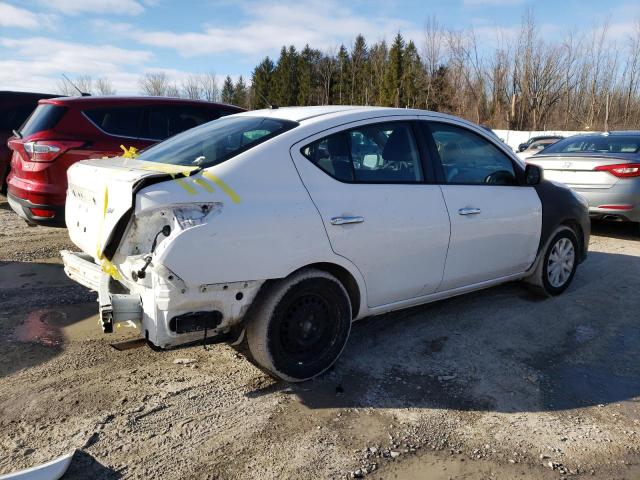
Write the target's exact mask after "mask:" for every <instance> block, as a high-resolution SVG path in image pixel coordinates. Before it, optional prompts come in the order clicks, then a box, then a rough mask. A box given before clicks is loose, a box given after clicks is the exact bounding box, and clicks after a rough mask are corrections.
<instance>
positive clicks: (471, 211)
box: [458, 207, 482, 215]
mask: <svg viewBox="0 0 640 480" xmlns="http://www.w3.org/2000/svg"><path fill="white" fill-rule="evenodd" d="M481 211H482V210H480V209H479V208H471V207H466V208H461V209H460V210H458V214H459V215H477V214H479V213H480V212H481Z"/></svg>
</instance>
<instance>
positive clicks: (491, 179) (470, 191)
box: [427, 122, 542, 291]
mask: <svg viewBox="0 0 640 480" xmlns="http://www.w3.org/2000/svg"><path fill="white" fill-rule="evenodd" d="M428 125H429V130H430V132H431V139H428V140H432V141H433V143H431V145H432V149H433V150H436V151H437V156H438V157H439V158H440V165H438V170H439V177H440V179H441V182H442V193H443V195H444V199H445V202H446V205H447V209H448V211H449V217H450V219H451V241H450V246H449V251H448V254H447V261H446V265H445V271H444V278H443V281H442V284H441V286H440V288H439V290H440V291H445V290H450V289H454V288H458V287H465V286H469V285H473V284H476V283H480V282H484V281H489V280H495V279H498V278H501V277H506V276H509V275H514V274H518V273H522V272H524V271H525V270H526V269H527V268H528V267H529V266H531V264H532V263H533V261H534V260H535V257H536V253H537V249H538V245H539V242H540V234H541V229H542V205H541V203H540V198H539V197H538V194H537V193H536V191H535V188H534V187H530V186H524V185H518V181H517V174H516V168H518V167H517V165H515V164H514V161H513V160H512V159H511V158H510V157H509V156H508V155H507V154H506V153H505V152H503V151H502V150H501V149H500V148H498V147H497V146H496V145H494V144H493V143H492V142H491V141H489V140H488V139H486V138H485V137H483V136H481V135H479V134H477V133H475V132H473V131H471V130H470V129H467V128H465V127H463V126H462V125H454V124H451V123H444V122H429V123H428ZM427 135H428V133H427ZM434 156H436V155H435V154H434Z"/></svg>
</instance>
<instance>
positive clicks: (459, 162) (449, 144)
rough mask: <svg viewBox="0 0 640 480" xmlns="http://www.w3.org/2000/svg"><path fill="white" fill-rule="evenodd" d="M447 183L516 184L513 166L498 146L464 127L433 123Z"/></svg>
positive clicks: (434, 138)
mask: <svg viewBox="0 0 640 480" xmlns="http://www.w3.org/2000/svg"><path fill="white" fill-rule="evenodd" d="M430 129H431V133H432V136H433V140H434V141H435V144H436V148H437V150H438V154H439V155H440V160H441V162H442V167H443V170H444V176H445V180H446V182H447V183H461V184H472V185H474V184H494V185H515V184H516V176H515V171H514V168H513V164H512V163H511V160H510V159H509V157H507V155H505V154H504V153H503V152H501V151H500V149H499V148H498V147H496V146H495V145H493V144H492V143H490V142H489V141H488V140H486V139H484V138H482V137H481V136H480V135H476V134H475V133H473V132H471V131H470V130H467V129H465V128H461V127H456V126H453V125H449V124H445V123H435V122H433V123H430Z"/></svg>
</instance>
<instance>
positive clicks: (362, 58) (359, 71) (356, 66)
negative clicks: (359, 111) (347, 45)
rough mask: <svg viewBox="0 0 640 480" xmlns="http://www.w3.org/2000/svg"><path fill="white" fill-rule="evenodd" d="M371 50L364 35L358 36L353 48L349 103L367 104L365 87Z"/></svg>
mask: <svg viewBox="0 0 640 480" xmlns="http://www.w3.org/2000/svg"><path fill="white" fill-rule="evenodd" d="M368 56H369V52H368V51H367V43H366V42H365V40H364V37H363V36H362V35H358V36H357V37H356V41H355V42H354V44H353V48H352V49H351V85H350V86H351V92H350V95H349V103H350V104H351V105H365V104H366V103H367V102H366V100H365V95H364V93H365V88H366V86H367V84H368V82H369V77H368V75H367V70H368V63H369V58H368Z"/></svg>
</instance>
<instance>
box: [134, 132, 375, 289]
mask: <svg viewBox="0 0 640 480" xmlns="http://www.w3.org/2000/svg"><path fill="white" fill-rule="evenodd" d="M283 137H286V134H285V135H283ZM282 140H283V141H279V142H275V141H274V142H266V143H264V144H262V145H259V146H257V147H255V148H254V149H252V150H249V151H248V152H245V153H243V154H241V155H239V156H238V157H235V158H233V159H231V160H228V161H227V162H224V163H222V164H220V165H217V166H214V167H212V168H209V169H207V170H206V171H205V172H204V173H200V174H197V175H194V176H192V177H191V178H189V179H185V181H187V182H190V183H189V185H191V186H193V188H194V189H195V190H196V193H195V194H192V193H189V192H187V191H186V190H185V189H184V188H183V187H182V186H180V184H179V182H177V181H175V180H171V181H167V182H163V183H160V184H156V185H153V186H150V187H147V188H145V189H143V190H142V191H141V192H140V193H139V194H138V195H137V199H136V209H135V210H136V212H137V213H138V212H141V211H144V210H146V209H149V208H155V207H156V206H158V205H162V204H164V205H169V204H176V203H194V202H196V203H197V202H199V201H201V202H220V203H222V210H221V212H220V213H219V214H218V215H215V216H212V217H209V218H208V219H207V223H206V224H204V225H201V226H197V227H194V228H191V229H188V230H186V231H183V232H181V233H179V234H178V235H177V236H176V237H175V238H174V239H173V241H170V242H166V243H165V242H163V243H162V244H161V245H160V246H159V248H158V260H159V261H160V262H161V263H162V264H164V265H165V266H166V267H168V268H169V269H170V270H172V271H173V272H174V273H176V274H177V275H178V276H180V277H181V278H182V279H183V280H184V281H185V282H186V283H187V284H188V285H206V284H213V283H227V282H238V281H247V280H266V279H274V278H283V277H285V276H287V275H289V274H290V273H292V272H293V271H295V270H297V269H299V268H300V267H303V266H306V265H309V264H312V263H316V262H332V263H335V264H338V265H341V266H343V267H345V268H347V270H349V271H350V272H351V273H352V275H354V277H355V278H356V281H357V282H358V283H359V284H360V286H361V292H362V293H363V296H364V283H363V281H362V279H361V278H360V277H359V274H358V272H357V270H356V269H355V267H354V266H353V265H352V264H350V263H349V262H348V261H346V260H345V259H343V258H342V257H339V256H337V255H335V254H334V253H333V252H332V250H331V247H330V245H329V241H328V238H327V235H326V232H325V230H324V226H323V224H322V221H321V218H320V216H319V214H318V212H317V210H316V209H315V206H314V205H313V203H312V202H311V199H310V198H309V195H308V193H307V191H306V190H305V188H304V186H303V184H302V182H301V180H300V178H299V176H298V174H297V172H296V170H295V168H294V165H293V163H292V162H291V159H290V157H289V147H290V145H291V144H290V143H289V141H287V140H286V138H283V139H282ZM211 178H217V179H218V180H220V181H222V182H224V185H226V186H227V187H228V189H230V190H232V191H233V193H234V194H235V195H237V197H236V198H235V199H236V201H234V200H233V198H232V196H230V195H229V193H228V192H225V191H224V189H223V188H221V187H220V185H221V184H220V182H216V181H213V180H211ZM201 181H204V182H206V183H207V184H208V185H209V186H210V187H212V188H213V192H208V191H206V190H205V188H203V187H202V186H201V185H200V184H199V183H198V182H201Z"/></svg>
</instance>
